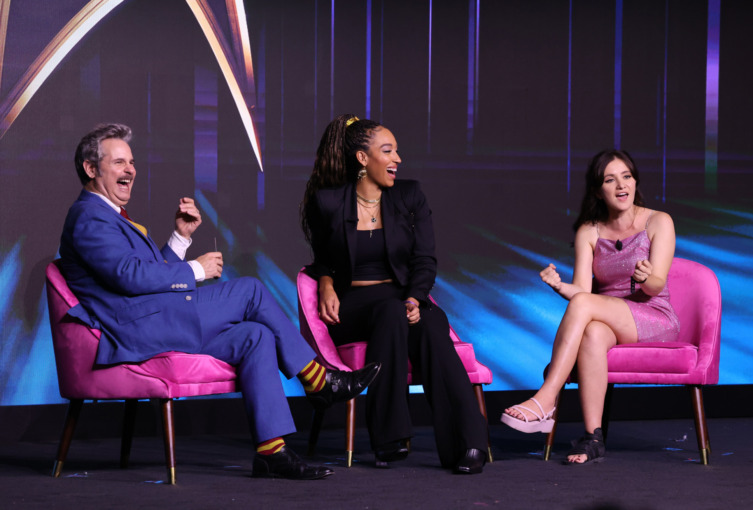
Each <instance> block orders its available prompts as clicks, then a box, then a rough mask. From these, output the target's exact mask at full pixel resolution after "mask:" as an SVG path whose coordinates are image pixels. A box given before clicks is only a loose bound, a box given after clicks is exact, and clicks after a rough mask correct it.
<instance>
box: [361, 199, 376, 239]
mask: <svg viewBox="0 0 753 510" xmlns="http://www.w3.org/2000/svg"><path fill="white" fill-rule="evenodd" d="M358 205H359V207H361V208H363V210H364V213H365V214H366V215H368V216H371V221H370V223H371V228H370V229H369V239H371V237H372V236H373V235H374V228H376V222H377V216H379V212H380V209H379V203H378V202H377V204H376V205H372V206H371V207H367V206H365V205H363V204H362V203H360V202H359V203H358ZM370 211H375V212H373V213H372V212H370Z"/></svg>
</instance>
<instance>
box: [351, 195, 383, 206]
mask: <svg viewBox="0 0 753 510" xmlns="http://www.w3.org/2000/svg"><path fill="white" fill-rule="evenodd" d="M356 198H357V199H358V200H360V201H361V202H365V203H367V204H378V203H379V202H381V201H382V197H381V195H380V196H379V198H375V199H373V200H369V199H368V198H365V197H362V196H361V195H360V194H358V193H356Z"/></svg>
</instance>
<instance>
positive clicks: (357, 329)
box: [329, 283, 488, 467]
mask: <svg viewBox="0 0 753 510" xmlns="http://www.w3.org/2000/svg"><path fill="white" fill-rule="evenodd" d="M339 298H340V313H339V316H340V323H339V324H337V325H334V326H329V331H330V335H331V336H332V339H333V340H334V341H335V343H336V344H337V345H343V344H346V343H351V342H359V341H366V342H368V348H367V350H366V362H367V363H368V362H372V361H378V362H381V363H382V369H381V371H380V372H379V376H377V378H376V379H375V380H374V382H373V383H371V385H370V386H369V389H368V393H367V396H366V422H367V427H368V430H369V436H370V438H371V446H372V448H374V449H377V448H379V447H380V446H383V445H386V444H387V443H390V442H393V441H398V440H401V439H407V438H410V437H411V436H412V433H411V419H410V412H409V409H408V388H407V380H408V369H409V364H408V361H409V360H410V363H411V365H412V369H413V374H414V377H415V376H416V375H419V374H420V375H419V377H420V380H421V381H422V382H423V386H424V393H425V394H426V397H427V399H428V401H429V406H430V407H431V410H432V417H433V423H434V435H435V439H436V443H437V451H438V453H439V459H440V462H441V463H442V466H444V467H453V466H454V465H455V463H457V461H458V460H459V459H460V458H461V457H462V456H463V455H464V454H465V451H466V450H467V449H469V448H476V449H479V450H481V451H486V447H487V437H488V432H487V423H486V419H485V418H484V416H483V415H482V414H481V411H480V410H479V407H478V403H477V401H476V397H475V395H474V393H473V388H472V386H471V382H470V380H469V379H468V373H467V372H466V370H465V368H464V367H463V363H462V362H461V361H460V357H459V356H458V354H457V351H455V347H454V346H453V343H452V340H451V339H450V335H449V331H450V327H449V322H448V321H447V315H445V313H444V311H443V310H442V309H441V308H439V307H438V306H436V305H432V306H422V307H421V320H420V321H419V322H418V323H417V324H415V325H409V324H408V319H407V317H406V309H405V304H404V303H403V290H402V289H401V288H400V287H398V286H397V285H394V284H392V283H385V284H379V285H371V286H367V287H351V288H350V289H349V290H348V291H347V292H345V293H343V294H342V295H341V296H339Z"/></svg>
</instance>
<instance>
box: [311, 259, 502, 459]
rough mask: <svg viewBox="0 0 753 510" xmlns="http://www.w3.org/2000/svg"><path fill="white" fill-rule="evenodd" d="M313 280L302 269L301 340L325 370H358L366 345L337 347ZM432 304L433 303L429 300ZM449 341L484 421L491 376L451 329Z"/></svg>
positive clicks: (352, 410) (351, 433)
mask: <svg viewBox="0 0 753 510" xmlns="http://www.w3.org/2000/svg"><path fill="white" fill-rule="evenodd" d="M318 285H319V284H318V283H317V281H316V280H314V279H313V278H311V277H310V276H308V275H307V274H306V273H305V272H304V270H303V269H301V271H300V272H299V273H298V278H297V287H298V317H299V319H300V329H301V334H302V335H303V338H305V339H306V341H307V342H308V343H309V345H310V346H311V347H312V348H313V349H314V351H315V352H316V355H317V361H318V362H319V363H321V364H323V365H324V366H325V367H327V368H329V369H334V370H345V371H351V370H358V369H359V368H363V366H364V365H365V363H366V342H353V343H349V344H345V345H341V346H340V347H336V346H335V343H334V342H333V341H332V338H331V337H330V336H329V331H328V330H327V325H326V324H325V323H324V322H322V320H321V319H320V318H319V292H318ZM432 301H433V299H432ZM450 337H451V338H452V341H453V342H454V343H455V350H456V351H457V353H458V355H459V356H460V359H461V361H462V362H463V366H464V367H465V369H466V371H467V372H468V378H469V379H470V380H471V384H472V385H473V389H474V392H475V394H476V399H477V400H478V405H479V409H480V410H481V413H482V414H483V415H484V417H485V418H486V404H485V402H484V392H483V388H482V386H481V385H482V384H491V382H492V372H491V370H489V368H488V367H486V366H484V365H482V364H481V363H479V362H478V361H477V360H476V355H475V353H474V352H473V345H472V344H469V343H466V342H463V341H461V340H460V339H459V338H458V336H457V334H456V333H455V330H453V329H452V326H450ZM408 384H421V376H420V374H418V373H416V372H413V371H411V373H409V374H408ZM323 419H324V411H322V410H316V411H314V419H313V423H312V426H311V431H310V435H309V454H312V453H313V450H314V448H315V447H316V443H317V440H318V438H319V430H320V429H321V425H322V420H323ZM355 423H356V405H355V399H351V400H349V401H348V402H347V418H346V427H345V445H346V446H345V448H346V450H347V458H346V462H347V466H348V467H350V466H351V464H352V461H353V443H354V437H355V427H356V425H355ZM487 460H488V461H489V462H492V454H491V448H487Z"/></svg>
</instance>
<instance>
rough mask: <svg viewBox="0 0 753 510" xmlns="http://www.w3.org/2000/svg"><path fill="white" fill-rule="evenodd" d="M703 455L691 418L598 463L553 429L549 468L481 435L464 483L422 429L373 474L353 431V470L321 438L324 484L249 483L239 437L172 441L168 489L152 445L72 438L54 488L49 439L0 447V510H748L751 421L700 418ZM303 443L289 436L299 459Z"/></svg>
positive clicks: (634, 432)
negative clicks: (174, 463)
mask: <svg viewBox="0 0 753 510" xmlns="http://www.w3.org/2000/svg"><path fill="white" fill-rule="evenodd" d="M709 431H710V435H711V447H712V453H711V456H710V460H711V462H710V464H709V465H708V466H703V465H701V464H700V463H699V462H698V459H699V456H698V451H697V444H696V439H695V431H694V429H693V422H692V420H687V419H683V420H652V421H614V422H612V423H611V425H610V437H609V441H608V445H607V459H606V460H605V462H603V463H601V464H594V465H587V466H578V467H570V466H564V465H562V464H560V461H561V460H562V458H563V455H564V453H565V452H566V451H567V449H568V447H569V440H570V439H573V438H575V437H577V436H580V434H581V432H582V431H581V429H580V425H578V424H575V423H563V424H561V425H560V427H559V430H558V434H557V443H556V444H555V451H554V454H553V458H552V460H550V461H549V462H544V461H543V460H542V458H541V449H542V445H543V439H544V436H543V435H541V434H536V435H524V434H521V433H518V432H515V431H513V430H510V429H508V428H507V427H504V426H502V425H493V426H492V427H491V439H492V448H493V453H494V456H495V460H494V463H493V464H491V465H487V467H486V468H485V470H484V473H483V474H481V475H475V476H459V475H452V474H450V473H449V472H447V471H445V470H443V469H441V468H440V467H439V465H438V460H437V457H436V454H435V451H434V444H433V441H434V440H433V435H432V431H431V428H429V427H419V428H417V429H416V436H415V437H414V439H413V442H412V450H413V451H412V453H411V455H410V456H409V457H408V459H407V460H405V461H403V462H400V463H395V464H394V465H393V467H391V468H389V469H377V468H375V467H374V462H373V457H372V456H371V454H370V452H369V451H368V440H367V437H366V431H365V430H364V429H357V431H356V435H357V438H356V454H355V462H354V465H353V467H352V468H350V469H348V468H346V467H344V459H343V452H342V445H343V443H344V431H343V430H342V429H328V430H324V431H323V432H322V436H321V438H320V444H319V448H318V451H317V454H316V455H315V456H314V457H313V458H311V459H310V460H311V462H315V463H323V464H329V465H332V466H333V467H334V469H335V470H336V472H335V474H334V475H333V476H331V477H329V478H326V479H324V480H316V481H305V482H301V481H289V480H268V479H254V478H250V476H249V475H250V469H251V458H252V455H253V450H252V448H251V445H250V444H249V440H248V438H247V437H243V436H236V435H233V436H222V435H216V436H206V435H201V436H180V435H179V436H178V437H177V438H176V450H177V460H178V468H177V480H178V484H177V485H175V486H168V485H165V484H163V483H162V482H161V481H162V480H163V479H164V476H165V475H164V464H163V462H164V457H163V449H162V441H161V438H160V437H157V436H151V437H137V438H136V439H135V441H134V445H133V451H132V454H131V467H130V468H128V469H126V470H121V469H119V468H118V455H119V440H118V439H115V438H107V439H99V440H97V439H80V440H75V439H74V442H73V444H72V446H71V450H70V453H69V456H68V461H67V462H66V465H65V469H64V471H63V475H62V477H61V478H59V479H53V478H51V477H50V471H51V469H52V464H53V458H54V455H55V451H56V446H57V445H56V442H55V441H44V442H42V441H38V442H23V441H19V442H11V443H8V442H5V443H0V508H3V509H15V508H62V509H69V508H70V509H74V508H75V509H89V508H92V509H93V508H96V509H101V508H165V509H166V508H181V509H193V508H199V509H213V508H223V509H224V508H275V509H286V508H306V509H312V510H314V509H351V508H352V509H395V508H410V509H415V508H436V509H441V508H451V509H454V508H458V509H463V508H472V509H476V508H488V507H494V508H506V509H517V508H534V509H540V508H552V509H560V508H562V509H626V510H627V509H675V508H677V509H721V508H735V509H747V508H753V439H752V436H751V432H753V418H718V419H710V420H709ZM305 443H306V434H305V433H304V432H299V433H298V434H296V435H294V436H292V437H289V438H288V444H289V445H291V446H292V447H293V448H294V449H295V450H296V451H297V452H298V453H301V454H303V453H305V449H306V445H305Z"/></svg>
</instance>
